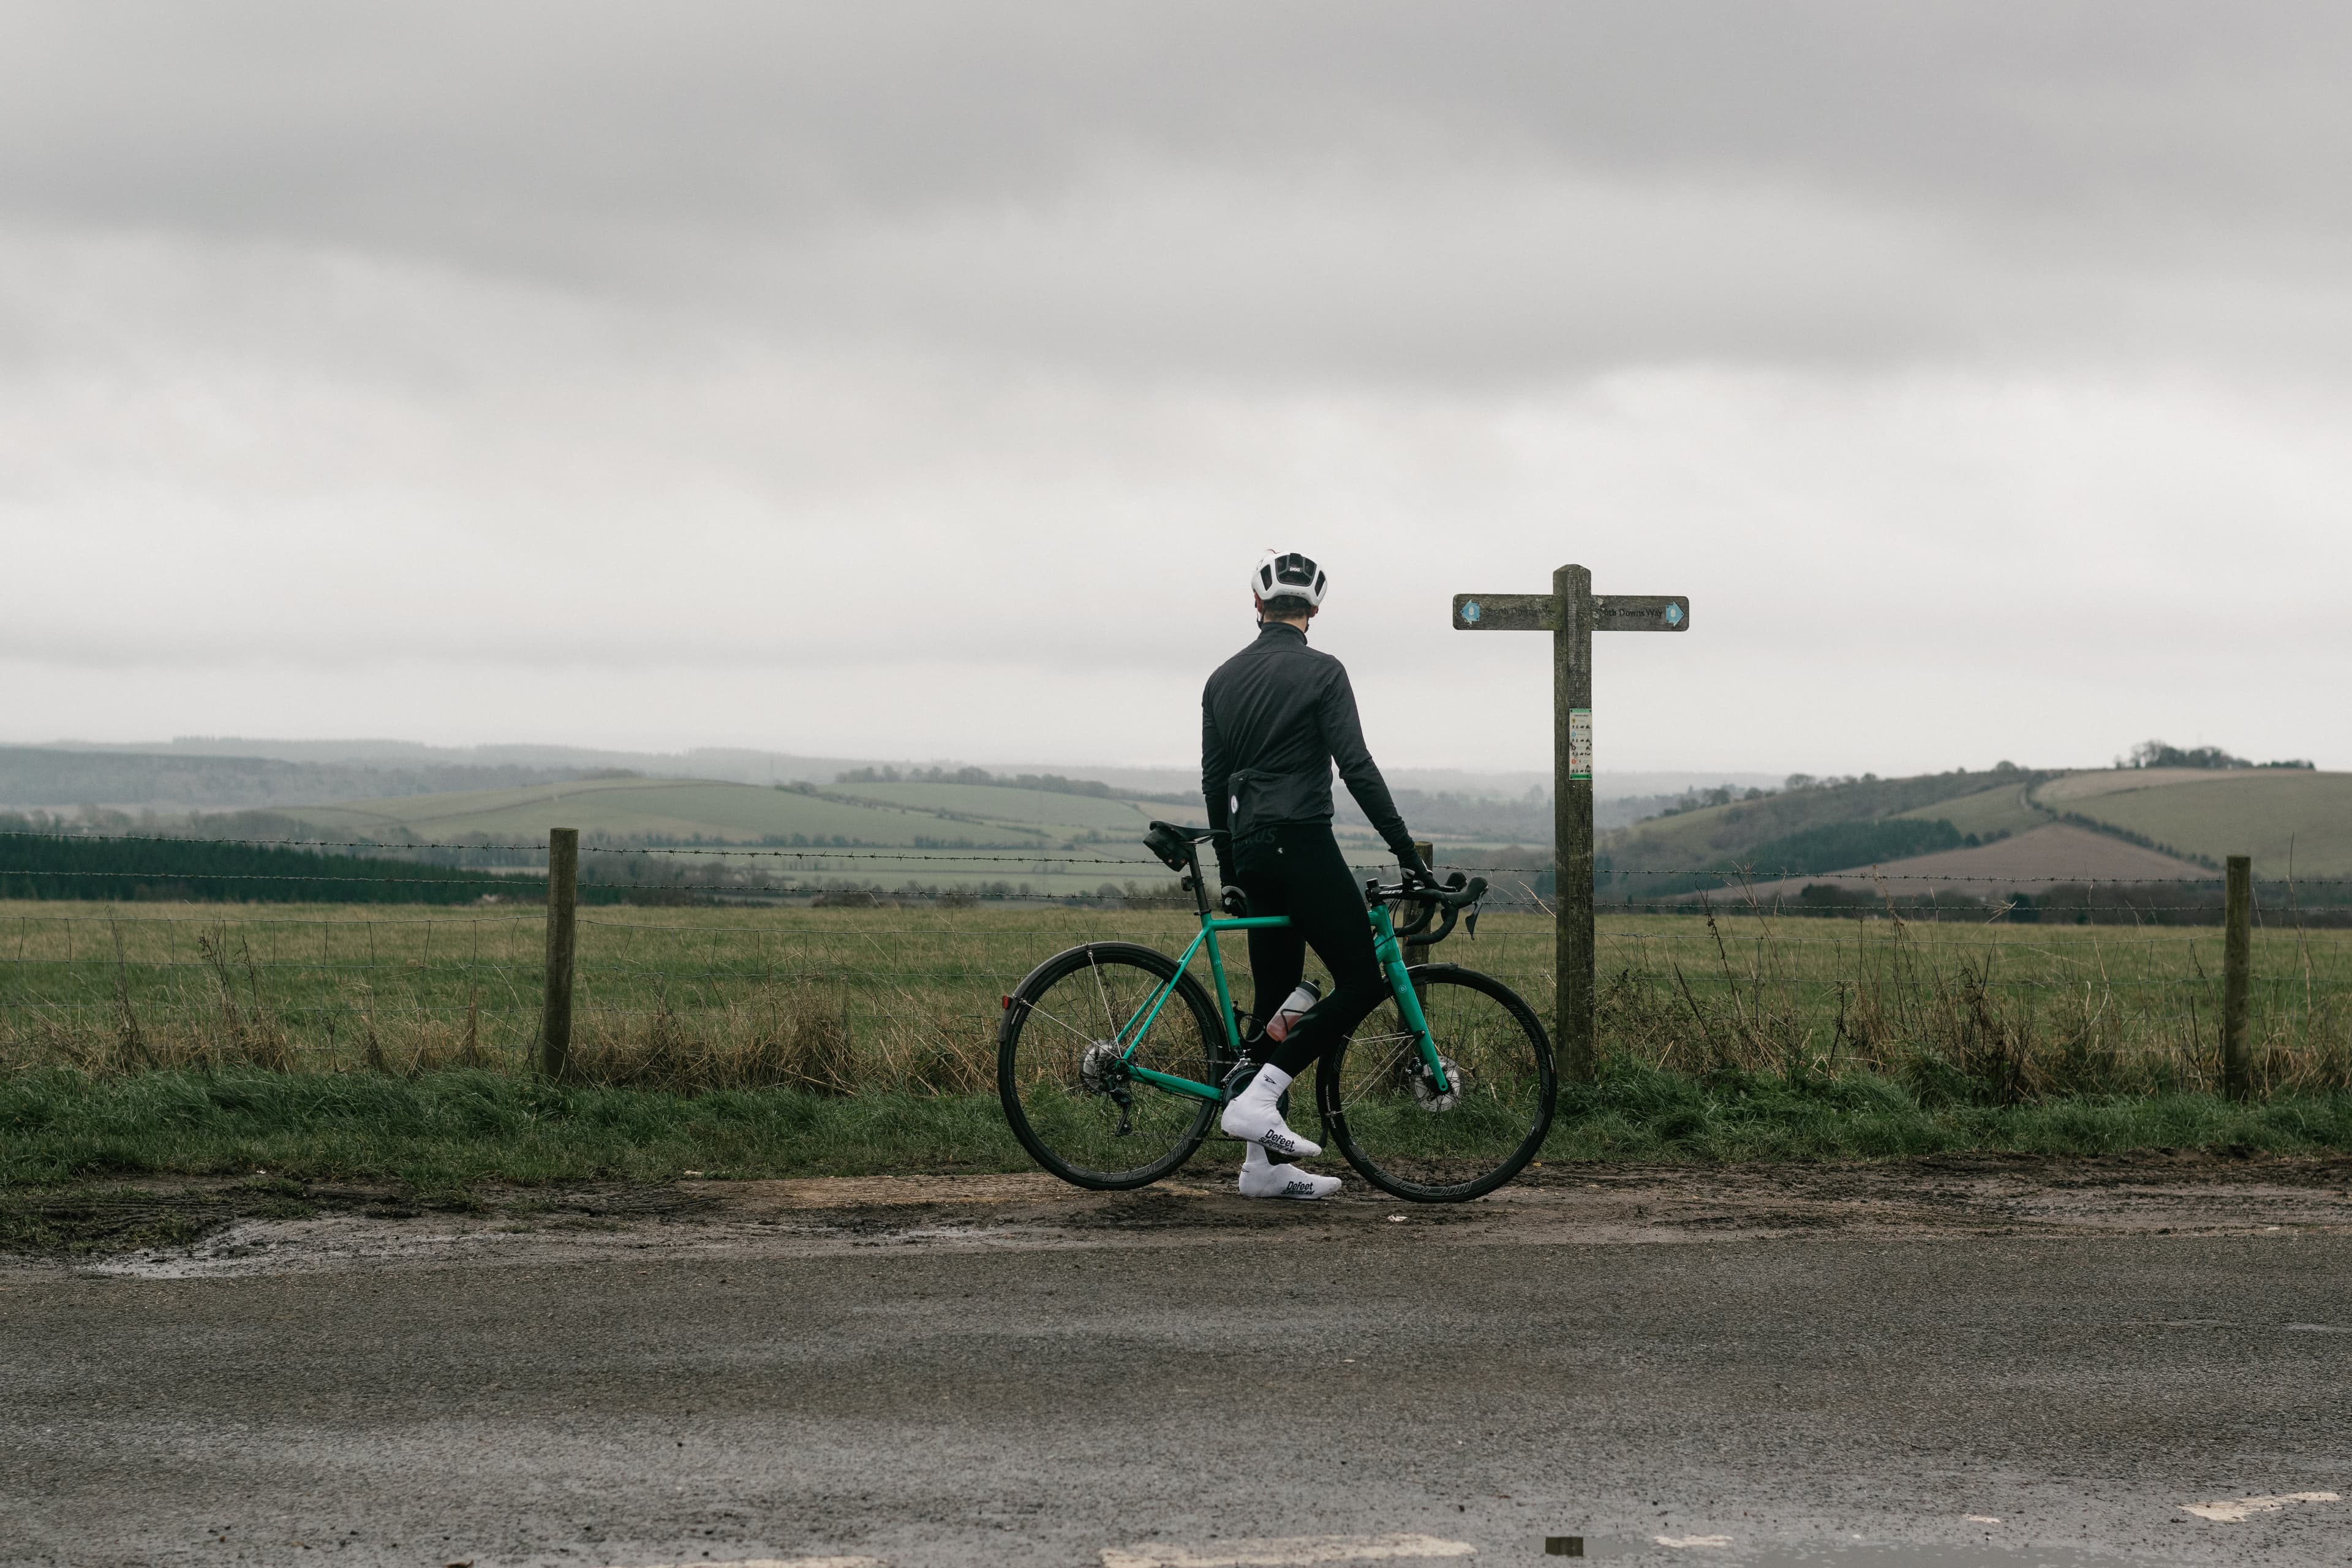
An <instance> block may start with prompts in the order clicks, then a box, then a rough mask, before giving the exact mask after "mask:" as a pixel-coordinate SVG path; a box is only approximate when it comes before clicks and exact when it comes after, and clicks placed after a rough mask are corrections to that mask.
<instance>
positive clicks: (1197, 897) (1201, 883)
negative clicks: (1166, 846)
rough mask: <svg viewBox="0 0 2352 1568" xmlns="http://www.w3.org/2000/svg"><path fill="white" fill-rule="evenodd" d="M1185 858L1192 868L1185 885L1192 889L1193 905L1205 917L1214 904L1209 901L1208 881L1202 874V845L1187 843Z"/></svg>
mask: <svg viewBox="0 0 2352 1568" xmlns="http://www.w3.org/2000/svg"><path fill="white" fill-rule="evenodd" d="M1184 859H1185V861H1186V862H1187V863H1188V864H1189V865H1191V867H1192V875H1191V876H1190V877H1187V878H1186V879H1184V885H1185V886H1186V887H1188V888H1190V889H1192V907H1193V908H1194V909H1196V910H1199V911H1200V912H1201V914H1202V916H1203V917H1205V916H1206V915H1207V914H1208V913H1209V911H1210V910H1211V908H1212V907H1213V906H1212V905H1211V904H1210V902H1209V885H1208V881H1207V879H1205V878H1203V877H1202V875H1201V847H1200V846H1199V845H1198V844H1187V845H1185V846H1184Z"/></svg>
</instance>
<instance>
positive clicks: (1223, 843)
mask: <svg viewBox="0 0 2352 1568" xmlns="http://www.w3.org/2000/svg"><path fill="white" fill-rule="evenodd" d="M1233 776H1234V759H1233V753H1232V752H1230V751H1229V750H1227V748H1226V746H1225V740H1224V737H1223V735H1220V734H1219V733H1218V732H1217V717H1216V715H1215V714H1214V713H1213V712H1212V711H1210V709H1209V693H1208V692H1207V691H1206V690H1205V689H1204V690H1202V693H1201V799H1202V803H1203V804H1204V805H1207V806H1208V808H1209V826H1212V827H1213V828H1216V829H1217V830H1218V831H1219V832H1220V833H1223V832H1225V831H1226V830H1227V829H1228V828H1230V827H1231V826H1233V824H1232V823H1231V821H1230V820H1228V819H1229V817H1230V816H1231V812H1232V798H1233V797H1232V795H1231V794H1230V793H1229V792H1230V791H1231V790H1232V788H1233V784H1232V781H1233ZM1233 844H1234V841H1233V839H1232V838H1231V837H1221V838H1213V839H1211V840H1210V841H1209V847H1211V848H1212V849H1213V850H1215V851H1216V854H1217V876H1218V879H1219V880H1221V881H1226V882H1230V881H1232V880H1233V879H1234V847H1233Z"/></svg>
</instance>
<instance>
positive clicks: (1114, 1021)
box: [996, 942, 1231, 1191]
mask: <svg viewBox="0 0 2352 1568" xmlns="http://www.w3.org/2000/svg"><path fill="white" fill-rule="evenodd" d="M1177 974H1178V971H1177V968H1176V963H1175V960H1173V959H1171V958H1170V957H1169V956H1168V955H1167V954H1165V953H1163V952H1157V951H1155V950H1154V949H1151V948H1148V947H1139V946H1137V945H1135V944H1133V943H1131V942H1089V943H1087V945H1086V946H1084V947H1074V948H1072V949H1070V950H1069V951H1068V952H1057V953H1055V955H1054V956H1053V957H1051V958H1049V959H1047V960H1046V961H1045V963H1041V964H1039V965H1038V966H1037V967H1036V968H1035V969H1034V970H1033V971H1031V972H1030V973H1029V977H1028V978H1027V979H1025V980H1024V981H1022V983H1021V984H1020V988H1019V989H1017V990H1016V991H1014V992H1013V996H1012V1000H1011V1002H1010V1004H1009V1005H1007V1006H1006V1008H1005V1010H1004V1022H1003V1025H1001V1026H999V1028H998V1030H997V1037H996V1040H997V1044H996V1091H997V1097H998V1098H999V1099H1000V1100H1003V1104H1004V1119H1005V1120H1006V1121H1008V1122H1010V1123H1012V1126H1013V1136H1014V1137H1016V1138H1018V1139H1020V1140H1021V1146H1022V1147H1023V1148H1024V1149H1026V1150H1028V1151H1029V1154H1030V1157H1031V1158H1032V1159H1034V1160H1035V1161H1036V1162H1037V1163H1039V1164H1040V1165H1043V1166H1044V1167H1045V1169H1047V1170H1048V1171H1051V1172H1053V1173H1054V1174H1055V1175H1057V1176H1059V1177H1061V1178H1062V1180H1064V1181H1066V1182H1068V1183H1071V1184H1074V1185H1076V1186H1081V1187H1091V1188H1094V1189H1096V1190H1097V1191H1104V1190H1117V1189H1120V1188H1126V1187H1140V1186H1145V1185H1148V1184H1150V1183H1152V1182H1156V1181H1158V1180H1159V1179H1160V1177H1162V1176H1165V1175H1167V1174H1168V1173H1171V1172H1172V1171H1174V1170H1176V1169H1177V1168H1178V1167H1180V1166H1181V1165H1182V1164H1183V1163H1184V1162H1185V1161H1186V1160H1189V1159H1191V1158H1192V1152H1193V1151H1194V1150H1196V1149H1198V1148H1199V1147H1200V1146H1201V1141H1202V1139H1203V1138H1205V1137H1206V1136H1207V1135H1208V1131H1209V1119H1210V1118H1211V1117H1212V1116H1213V1115H1214V1114H1215V1113H1216V1110H1217V1107H1216V1106H1215V1105H1214V1104H1213V1103H1212V1102H1210V1101H1208V1100H1195V1099H1192V1098H1191V1097H1190V1096H1188V1095H1181V1094H1173V1093H1171V1092H1169V1091H1168V1090H1166V1089H1157V1088H1154V1087H1153V1086H1152V1085H1150V1084H1148V1083H1144V1082H1142V1081H1140V1080H1139V1079H1134V1078H1131V1077H1129V1075H1128V1074H1127V1072H1126V1071H1125V1068H1126V1066H1127V1065H1128V1064H1129V1063H1132V1064H1133V1065H1135V1066H1137V1067H1147V1068H1152V1069H1154V1070H1155V1071H1159V1072H1164V1073H1171V1074H1173V1075H1175V1076H1176V1077H1179V1078H1188V1079H1192V1080H1193V1081H1194V1082H1196V1083H1206V1084H1219V1083H1223V1081H1224V1076H1225V1071H1226V1068H1228V1067H1229V1066H1230V1065H1231V1062H1230V1057H1231V1052H1230V1051H1228V1050H1227V1048H1226V1046H1225V1031H1224V1027H1223V1025H1222V1024H1221V1023H1220V1022H1219V1021H1218V1018H1217V1010H1216V1006H1215V1005H1214V1004H1213V1003H1212V1002H1211V1001H1210V1000H1209V995H1208V993H1207V992H1205V991H1203V990H1202V988H1201V983H1200V982H1199V981H1197V980H1195V979H1193V978H1192V976H1191V975H1190V974H1184V975H1181V977H1180V978H1178V979H1177V982H1176V990H1175V994H1173V995H1171V996H1170V997H1169V998H1168V1000H1167V1003H1166V1005H1164V1006H1162V1007H1161V1008H1160V1013H1159V1016H1157V1017H1155V1018H1154V1019H1153V1020H1152V1022H1151V1026H1150V1028H1148V1029H1146V1030H1145V1031H1144V1032H1143V1038H1142V1040H1141V1042H1140V1043H1139V1044H1138V1045H1137V1046H1136V1047H1135V1048H1134V1050H1133V1051H1132V1052H1131V1053H1123V1051H1122V1047H1123V1046H1124V1045H1125V1044H1126V1043H1127V1042H1128V1041H1129V1040H1132V1039H1133V1038H1134V1026H1135V1024H1136V1022H1137V1020H1138V1018H1139V1015H1140V1014H1141V1013H1142V1012H1143V1010H1144V1009H1145V1008H1146V1007H1147V1006H1149V1005H1150V1000H1151V997H1152V994H1154V993H1155V992H1157V991H1158V990H1159V989H1160V986H1161V985H1162V984H1165V983H1166V982H1167V981H1168V979H1169V978H1170V977H1171V976H1173V975H1177Z"/></svg>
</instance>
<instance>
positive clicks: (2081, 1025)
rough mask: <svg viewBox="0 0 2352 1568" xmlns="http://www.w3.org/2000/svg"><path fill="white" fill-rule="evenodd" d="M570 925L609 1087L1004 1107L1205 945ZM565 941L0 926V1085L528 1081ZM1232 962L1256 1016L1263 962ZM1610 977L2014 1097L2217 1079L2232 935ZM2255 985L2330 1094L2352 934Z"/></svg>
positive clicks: (360, 919)
mask: <svg viewBox="0 0 2352 1568" xmlns="http://www.w3.org/2000/svg"><path fill="white" fill-rule="evenodd" d="M579 924H580V953H579V968H578V974H579V979H578V989H577V1000H576V1005H577V1010H578V1015H579V1018H580V1028H581V1031H582V1039H583V1060H585V1061H587V1062H588V1063H589V1064H590V1068H591V1070H592V1071H593V1072H597V1073H601V1074H603V1075H604V1077H606V1078H608V1079H613V1080H614V1081H634V1080H635V1079H659V1080H661V1081H663V1082H667V1083H671V1084H674V1085H678V1086H685V1087H694V1086H698V1085H699V1086H703V1087H721V1086H740V1085H747V1084H749V1085H757V1084H759V1083H762V1082H803V1083H811V1084H819V1085H822V1086H824V1087H828V1088H833V1089H845V1090H859V1089H893V1090H908V1091H924V1090H927V1089H954V1088H971V1089H979V1088H983V1087H985V1085H986V1084H987V1083H988V1082H989V1081H990V1075H991V1073H992V1070H993V1069H992V1060H993V1058H992V1052H993V1038H994V1030H995V1026H996V1022H997V1014H998V1001H999V998H1000V997H1001V996H1003V994H1005V993H1007V992H1009V991H1010V990H1012V989H1013V986H1014V985H1015V984H1017V983H1018V982H1019V980H1020V978H1021V977H1022V975H1024V973H1027V972H1028V970H1029V969H1030V968H1031V967H1032V966H1034V964H1035V963H1038V962H1039V961H1041V960H1043V959H1044V958H1045V957H1046V956H1047V955H1049V954H1051V953H1053V952H1057V951H1059V950H1061V949H1063V948H1065V947H1068V946H1071V945H1073V944H1075V943H1077V942H1083V941H1087V940H1103V939H1118V940H1125V941H1134V942H1146V943H1149V944H1151V945H1154V946H1158V947H1160V948H1162V949H1164V950H1167V951H1171V952H1174V951H1178V950H1180V949H1181V946H1182V944H1183V942H1185V941H1186V940H1188V938H1189V936H1190V934H1191V931H1192V919H1191V917H1190V916H1189V915H1188V914H1187V913H1185V912H1184V911H1182V910H1111V909H1097V908H1086V907H1075V906H1067V905H1052V904H1046V905H1010V906H998V905H987V904H983V905H981V906H979V907H974V908H968V909H941V908H938V907H936V906H930V907H910V908H903V909H890V908H880V909H811V908H807V907H805V906H799V907H759V908H747V907H724V908H715V909H713V908H637V907H630V906H605V907H596V908H583V910H581V911H580V915H579ZM543 940H544V939H543V925H542V916H541V914H540V912H539V911H537V910H531V909H529V908H518V907H515V906H491V907H478V908H470V909H469V908H465V907H458V908H454V909H436V908H423V907H405V908H395V907H387V906H381V905H378V906H352V907H320V906H307V907H289V906H268V905H227V906H222V905H211V906H200V905H161V904H157V905H122V906H108V905H101V904H75V903H67V902H62V901H60V902H45V903H26V902H18V903H8V904H0V1068H30V1067H39V1066H52V1065H71V1066H81V1067H85V1068H92V1069H94V1070H138V1069H143V1068H153V1067H159V1066H173V1065H186V1064H201V1063H215V1064H219V1063H227V1062H232V1061H259V1062H265V1063H267V1064H269V1065H272V1066H275V1067H278V1068H285V1069H287V1070H296V1071H309V1070H324V1071H342V1070H357V1069H361V1068H383V1069H391V1070H397V1071H402V1072H408V1071H421V1070H426V1069H428V1068H436V1067H438V1066H442V1065H446V1064H450V1063H467V1064H474V1065H481V1066H487V1067H494V1068H499V1069H500V1070H507V1071H516V1070H520V1069H521V1068H523V1067H524V1065H525V1064H526V1062H527V1060H528V1058H529V1054H530V1047H531V1042H532V1040H533V1038H534V1036H535V1032H536V1028H537V1020H538V1012H539V1006H540V987H541V965H542V951H543V945H542V944H543ZM1552 947H1553V933H1552V925H1551V922H1550V921H1549V919H1548V918H1547V917H1545V916H1543V915H1541V914H1539V913H1535V912H1519V911H1510V910H1496V911H1493V912H1490V913H1489V914H1487V916H1486V918H1485V919H1484V920H1483V921H1482V922H1481V923H1480V925H1479V928H1478V932H1477V936H1476V938H1475V940H1471V939H1469V938H1468V937H1467V936H1466V935H1465V934H1462V933H1458V932H1457V934H1456V935H1455V936H1454V938H1453V939H1452V940H1451V941H1449V942H1447V943H1446V944H1445V945H1444V947H1443V948H1441V949H1440V950H1438V954H1437V956H1438V957H1439V958H1441V959H1442V960H1444V961H1448V962H1453V963H1463V964H1465V965H1468V966H1470V967H1473V968H1477V969H1482V970H1486V971H1487V972H1489V973H1494V974H1496V975H1498V976H1500V977H1501V978H1502V979H1504V980H1505V981H1506V982H1507V984H1511V985H1512V986H1513V987H1515V988H1516V989H1517V990H1518V991H1519V992H1521V994H1524V995H1525V996H1527V998H1528V1001H1529V1002H1530V1003H1531V1004H1532V1005H1534V1006H1535V1007H1536V1009H1537V1011H1538V1014H1539V1015H1540V1016H1544V1017H1545V1018H1547V1019H1549V1017H1550V1016H1551V1012H1552V1005H1553V998H1552V989H1551V962H1552V957H1551V955H1552ZM1226 951H1227V955H1228V958H1229V960H1230V961H1231V966H1232V970H1233V973H1234V974H1235V975H1236V976H1237V977H1238V978H1239V984H1240V987H1241V992H1240V997H1239V999H1240V1000H1241V1001H1242V1003H1243V1004H1244V1005H1247V1003H1248V999H1249V994H1248V982H1247V975H1248V955H1247V950H1246V944H1245V943H1244V942H1242V941H1240V940H1238V939H1232V940H1229V942H1228V945H1227V950H1226ZM1598 970H1599V976H1600V984H1601V1048H1602V1050H1603V1051H1604V1053H1608V1054H1613V1055H1618V1056H1622V1057H1625V1058H1628V1059H1632V1060H1637V1061H1641V1062H1643V1063H1646V1064H1649V1065H1651V1066H1654V1067H1658V1068H1668V1069H1673V1070H1680V1071H1691V1072H1701V1073H1703V1072H1707V1071H1712V1070H1717V1069H1719V1068H1727V1067H1736V1068H1741V1069H1747V1070H1762V1069H1768V1068H1769V1069H1775V1070H1777V1069H1781V1068H1803V1069H1806V1070H1821V1071H1842V1070H1847V1069H1851V1068H1863V1069H1867V1070H1870V1071H1874V1072H1884V1073H1890V1074H1900V1073H1904V1072H1912V1073H1915V1074H1920V1073H1925V1074H1927V1075H1928V1076H1929V1077H1930V1078H1935V1077H1937V1075H1938V1074H1941V1073H1943V1072H1944V1068H1947V1067H1948V1068H1950V1069H1951V1071H1953V1072H1956V1073H1958V1074H1960V1075H1961V1077H1963V1078H1970V1077H1973V1078H1978V1079H1985V1082H1986V1083H1989V1084H1991V1085H1992V1086H1993V1087H1992V1088H1990V1089H1986V1090H1985V1092H1988V1093H1994V1094H1996V1095H1998V1096H2005V1097H2008V1098H2012V1099H2014V1098H2032V1097H2034V1096H2038V1095H2042V1094H2058V1093H2070V1092H2075V1091H2078V1090H2081V1089H2085V1088H2090V1087H2096V1088H2099V1089H2102V1090H2114V1091H2116V1092H2142V1091H2147V1092H2154V1091H2156V1090H2158V1089H2168V1088H2195V1087H2199V1086H2202V1085H2206V1084H2208V1083H2210V1081H2211V1080H2212V1079H2213V1078H2214V1076H2215V1072H2216V1068H2217V1051H2218V1027H2219V1017H2220V1012H2219V1008H2220V1001H2221V988H2220V979H2219V977H2220V973H2221V932H2220V930H2219V929H2218V928H2216V927H2212V926H2186V927H2161V928H2158V927H2147V928H2133V927H2116V926H2067V925H2048V926H2035V925H2011V924H2006V923H2004V924H2000V925H1983V924H1977V923H1974V922H1972V921H1955V922H1950V923H1937V922H1933V921H1897V920H1888V919H1879V918H1864V919H1861V920H1855V921H1836V920H1804V919H1759V918H1753V917H1731V916H1726V917H1725V918H1723V919H1721V920H1720V921H1717V922H1714V923H1712V924H1711V923H1710V922H1709V921H1707V920H1706V918H1704V917H1701V916H1696V915H1616V916H1604V917H1603V918H1602V919H1601V923H1600V952H1599V959H1598ZM2254 972H2255V992H2254V1001H2253V1009H2252V1041H2253V1043H2254V1048H2255V1054H2256V1059H2257V1065H2258V1068H2259V1070H2260V1076H2262V1078H2263V1081H2265V1082H2266V1083H2270V1084H2273V1085H2275V1086H2282V1087H2284V1086H2288V1085H2313V1084H2327V1083H2332V1082H2333V1081H2335V1079H2336V1077H2337V1076H2339V1075H2341V1074H2342V1073H2343V1072H2344V1070H2345V1065H2346V1055H2347V1044H2352V1032H2347V1025H2348V1024H2352V1009H2347V1005H2346V1002H2347V996H2352V932H2346V931H2311V932H2303V931H2295V930H2293V929H2289V928H2283V927H2281V926H2279V925H2278V924H2276V923H2274V918H2273V923H2267V924H2265V925H2264V926H2263V928H2262V929H2260V930H2258V931H2256V933H2255V937H2254ZM598 1064H601V1065H598ZM1937 1064H1941V1065H1940V1066H1939V1065H1937ZM1988 1074H1990V1075H1991V1077H1989V1078H1988V1077H1987V1076H1986V1075H1988ZM1996 1080H1997V1081H1996ZM1954 1081H1955V1082H1957V1081H1958V1080H1957V1079H1956V1080H1954ZM1952 1092H1955V1093H1963V1092H1965V1093H1970V1094H1972V1093H1976V1092H1978V1090H1976V1089H1967V1090H1965V1091H1964V1090H1961V1089H1953V1091H1952Z"/></svg>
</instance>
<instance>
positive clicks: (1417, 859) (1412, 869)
mask: <svg viewBox="0 0 2352 1568" xmlns="http://www.w3.org/2000/svg"><path fill="white" fill-rule="evenodd" d="M1396 858H1397V864H1398V865H1400V866H1402V867H1403V868H1404V879H1405V881H1406V882H1407V883H1409V884H1410V883H1413V882H1435V881H1436V880H1437V874H1436V873H1435V872H1434V871H1432V870H1431V869H1430V868H1429V866H1428V863H1427V862H1426V861H1424V860H1423V859H1422V858H1421V851H1420V850H1418V849H1415V848H1414V847H1412V846H1411V845H1409V844H1408V845H1406V846H1405V847H1403V848H1402V849H1400V850H1398V851H1397V852H1396Z"/></svg>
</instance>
